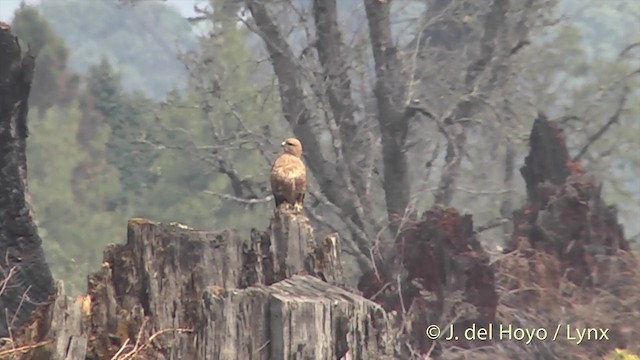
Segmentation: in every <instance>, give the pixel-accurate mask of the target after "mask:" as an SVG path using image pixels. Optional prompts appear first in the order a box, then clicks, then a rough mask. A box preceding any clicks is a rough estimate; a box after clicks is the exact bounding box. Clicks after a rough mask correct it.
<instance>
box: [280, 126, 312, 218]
mask: <svg viewBox="0 0 640 360" xmlns="http://www.w3.org/2000/svg"><path fill="white" fill-rule="evenodd" d="M282 148H283V150H282V153H280V155H279V156H278V158H277V159H276V160H275V161H274V162H273V166H272V167H271V191H272V192H273V197H274V199H275V202H276V208H279V207H280V206H281V205H282V204H286V205H287V206H292V207H293V208H294V209H295V210H298V211H301V210H302V203H303V201H304V194H305V192H306V190H307V170H306V167H305V165H304V163H303V162H302V144H301V143H300V140H298V139H296V138H288V139H286V140H285V141H284V142H283V143H282Z"/></svg>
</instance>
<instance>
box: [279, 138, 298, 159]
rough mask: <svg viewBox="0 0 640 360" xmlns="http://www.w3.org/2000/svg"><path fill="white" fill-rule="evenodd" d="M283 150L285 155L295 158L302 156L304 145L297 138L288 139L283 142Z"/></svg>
mask: <svg viewBox="0 0 640 360" xmlns="http://www.w3.org/2000/svg"><path fill="white" fill-rule="evenodd" d="M282 149H283V151H284V152H285V153H287V154H291V155H293V156H297V157H301V156H302V143H301V142H300V140H298V139H296V138H288V139H287V140H285V141H283V142H282Z"/></svg>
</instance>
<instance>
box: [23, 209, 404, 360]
mask: <svg viewBox="0 0 640 360" xmlns="http://www.w3.org/2000/svg"><path fill="white" fill-rule="evenodd" d="M302 273H304V274H306V275H304V276H294V275H295V274H302ZM292 276H294V278H293V279H291V277H292ZM88 282H89V286H88V294H87V296H85V297H80V298H79V299H77V300H72V299H69V298H67V297H66V296H64V290H63V288H62V287H59V292H58V296H57V298H56V301H55V302H54V303H53V305H51V306H49V307H43V308H41V309H40V311H39V312H38V314H37V316H36V317H35V318H34V320H33V321H32V322H31V323H30V324H28V326H27V327H25V328H24V329H23V332H22V333H21V334H22V335H21V336H22V339H23V340H25V343H26V342H28V343H38V342H42V341H45V342H48V343H45V344H42V345H41V346H39V347H38V348H37V349H35V348H34V349H32V350H31V352H30V353H29V355H28V356H27V357H26V359H39V358H42V357H38V356H45V357H44V358H46V359H83V358H86V359H110V358H112V357H114V356H116V355H117V356H116V357H115V359H125V358H126V359H131V358H135V356H138V358H144V359H159V360H162V359H187V360H188V359H194V360H195V359H198V360H200V359H216V360H217V359H220V360H223V359H229V360H231V359H274V360H275V359H363V358H384V356H387V355H388V354H391V352H392V350H393V349H392V344H393V343H394V342H393V341H391V339H392V335H390V334H393V331H389V327H390V322H389V321H387V318H388V317H389V315H387V314H386V313H384V311H383V310H382V308H381V307H379V306H378V305H377V304H375V303H373V302H370V301H368V300H366V299H364V298H362V297H360V296H358V295H355V294H352V293H350V292H348V291H346V290H344V289H342V288H341V287H340V286H341V285H342V284H343V280H342V267H341V264H340V243H339V238H338V236H337V235H332V236H329V237H327V238H322V239H316V238H315V237H314V233H313V229H312V227H311V226H310V225H309V223H308V220H307V219H306V218H305V217H304V216H302V215H299V214H295V213H290V212H287V211H276V212H275V213H274V217H273V220H272V223H271V226H270V227H269V230H267V231H258V230H253V231H252V233H251V238H250V239H249V240H248V241H244V240H242V239H241V238H240V237H239V236H238V235H237V233H236V232H234V231H223V232H217V233H216V232H208V231H199V230H194V229H190V228H188V227H186V226H184V225H180V224H160V223H154V222H151V221H149V220H146V219H131V220H130V221H129V223H128V228H127V241H126V243H125V244H119V245H111V246H109V247H108V248H107V249H106V250H105V252H104V262H103V264H102V266H101V269H100V270H98V271H97V272H95V273H93V274H91V275H89V277H88ZM27 340H28V341H27ZM43 354H45V355H43ZM367 354H371V356H368V355H367ZM133 355H135V356H133ZM338 355H339V356H338Z"/></svg>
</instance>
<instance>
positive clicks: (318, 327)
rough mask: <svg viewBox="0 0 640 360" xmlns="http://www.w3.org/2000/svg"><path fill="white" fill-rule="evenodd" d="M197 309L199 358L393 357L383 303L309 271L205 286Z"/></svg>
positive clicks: (329, 359) (393, 339) (392, 333)
mask: <svg viewBox="0 0 640 360" xmlns="http://www.w3.org/2000/svg"><path fill="white" fill-rule="evenodd" d="M202 310H203V314H205V315H204V317H205V318H206V319H207V321H206V322H205V323H203V324H201V325H200V326H201V327H200V329H199V330H198V331H197V342H196V343H197V346H199V349H198V351H199V354H200V358H201V359H205V358H206V359H248V360H253V359H262V360H269V359H314V360H315V359H317V360H333V359H395V357H394V353H395V352H394V351H395V347H396V346H397V341H396V336H395V334H396V332H395V331H393V328H392V327H391V325H392V321H390V320H391V319H390V317H389V315H388V314H387V313H386V312H385V311H384V310H383V309H382V307H380V306H378V305H377V304H374V303H373V302H371V301H369V300H366V299H364V298H362V297H361V296H359V295H355V294H353V293H350V292H348V291H346V290H343V289H341V288H338V287H335V286H332V285H330V284H328V283H326V282H323V281H321V280H319V279H317V278H315V277H311V276H309V275H302V276H301V275H294V276H293V277H292V278H290V279H286V280H283V281H280V282H278V283H275V284H273V285H271V286H268V287H267V286H259V287H251V288H247V289H242V290H238V289H235V290H230V291H228V292H224V293H220V292H216V290H208V291H207V292H206V293H205V295H204V302H203V309H202ZM236 334H247V336H242V335H241V336H237V335H236ZM249 334H250V335H249ZM243 338H244V339H247V340H248V341H243ZM212 354H217V355H212Z"/></svg>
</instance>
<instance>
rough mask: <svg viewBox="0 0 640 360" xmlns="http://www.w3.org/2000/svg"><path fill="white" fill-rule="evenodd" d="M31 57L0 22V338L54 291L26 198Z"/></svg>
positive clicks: (7, 26) (19, 324)
mask: <svg viewBox="0 0 640 360" xmlns="http://www.w3.org/2000/svg"><path fill="white" fill-rule="evenodd" d="M34 64H35V58H34V57H33V56H31V55H30V54H28V53H27V54H24V55H23V54H22V51H21V49H20V45H19V44H18V41H17V38H16V37H15V36H14V35H13V34H12V33H11V29H10V27H9V25H7V24H5V23H2V22H0V284H1V286H0V309H1V310H2V313H1V314H0V317H1V318H2V321H0V337H7V336H9V335H10V333H11V331H12V329H15V328H17V327H19V326H21V325H22V324H23V323H24V322H25V321H27V320H29V318H30V316H31V313H32V312H33V310H34V309H35V307H36V305H37V304H41V303H43V302H46V301H47V299H48V298H49V296H50V295H51V294H52V293H53V292H54V283H53V277H52V276H51V271H50V270H49V266H48V265H47V263H46V261H45V258H44V253H43V251H42V240H41V239H40V237H39V236H38V231H37V229H36V225H35V223H34V220H33V215H32V211H31V207H30V204H29V202H28V197H27V176H26V174H27V160H26V140H27V112H28V98H29V91H30V90H31V79H32V77H33V70H34Z"/></svg>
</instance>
